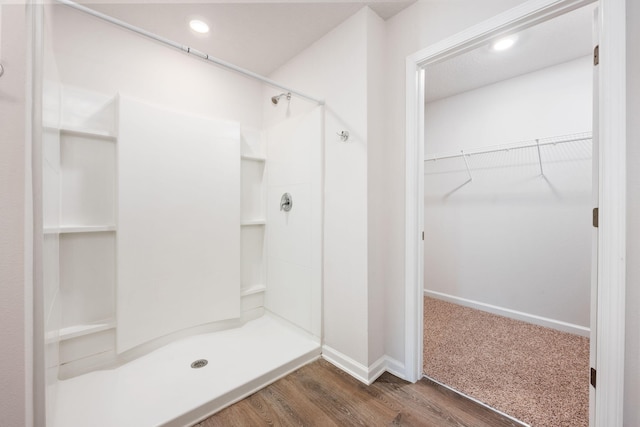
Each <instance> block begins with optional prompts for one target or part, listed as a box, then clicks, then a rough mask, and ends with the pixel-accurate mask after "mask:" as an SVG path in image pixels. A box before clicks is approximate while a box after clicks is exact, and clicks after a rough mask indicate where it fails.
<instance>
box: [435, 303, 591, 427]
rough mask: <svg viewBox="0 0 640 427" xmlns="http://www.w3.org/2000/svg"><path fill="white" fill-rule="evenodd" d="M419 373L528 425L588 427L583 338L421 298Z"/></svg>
mask: <svg viewBox="0 0 640 427" xmlns="http://www.w3.org/2000/svg"><path fill="white" fill-rule="evenodd" d="M424 372H425V374H426V375H427V376H428V377H430V378H433V379H435V380H437V381H439V382H441V383H443V384H446V385H448V386H449V387H452V388H454V389H456V390H458V391H460V392H462V393H464V394H466V395H468V396H471V397H473V398H475V399H478V400H480V401H481V402H484V403H486V404H488V405H489V406H492V407H493V408H496V409H498V410H500V411H502V412H504V413H506V414H508V415H511V416H512V417H515V418H517V419H518V420H521V421H524V422H525V423H528V424H530V425H531V426H532V427H564V426H566V427H569V426H571V427H581V426H584V427H587V426H588V425H589V339H588V338H585V337H581V336H577V335H573V334H568V333H564V332H559V331H556V330H554V329H549V328H545V327H541V326H536V325H532V324H529V323H525V322H521V321H517V320H513V319H508V318H505V317H502V316H497V315H494V314H490V313H486V312H484V311H480V310H475V309H472V308H467V307H462V306H459V305H456V304H451V303H448V302H444V301H440V300H436V299H433V298H428V297H425V299H424Z"/></svg>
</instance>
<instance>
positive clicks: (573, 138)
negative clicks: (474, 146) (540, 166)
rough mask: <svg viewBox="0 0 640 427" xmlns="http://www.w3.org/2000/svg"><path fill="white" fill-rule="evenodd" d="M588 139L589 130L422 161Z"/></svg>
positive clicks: (427, 159)
mask: <svg viewBox="0 0 640 427" xmlns="http://www.w3.org/2000/svg"><path fill="white" fill-rule="evenodd" d="M547 139H549V138H547ZM588 139H592V134H591V132H585V133H580V134H573V135H566V136H563V137H558V138H557V139H553V140H550V141H545V142H540V139H536V140H534V141H533V142H532V143H530V144H525V145H515V146H512V147H501V148H491V149H488V150H475V151H474V150H472V151H467V150H462V151H461V152H460V153H456V154H446V155H442V156H434V157H428V158H426V159H424V161H425V162H432V161H436V160H442V159H453V158H456V157H464V158H465V159H466V156H471V155H473V154H486V153H497V152H499V151H509V150H518V149H520V148H533V147H537V148H540V147H542V146H544V145H556V144H564V143H565V142H578V141H586V140H588ZM539 154H540V153H539V152H538V155H539Z"/></svg>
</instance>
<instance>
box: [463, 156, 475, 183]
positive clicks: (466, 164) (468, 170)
mask: <svg viewBox="0 0 640 427" xmlns="http://www.w3.org/2000/svg"><path fill="white" fill-rule="evenodd" d="M460 152H461V153H462V158H463V159H464V165H465V166H466V167H467V174H469V181H473V176H472V175H471V169H470V168H469V161H468V160H467V155H466V154H464V150H460Z"/></svg>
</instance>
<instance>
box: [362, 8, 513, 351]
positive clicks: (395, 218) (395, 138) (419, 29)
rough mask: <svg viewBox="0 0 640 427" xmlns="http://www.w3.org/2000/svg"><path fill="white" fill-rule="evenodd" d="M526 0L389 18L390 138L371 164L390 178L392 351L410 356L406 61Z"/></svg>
mask: <svg viewBox="0 0 640 427" xmlns="http://www.w3.org/2000/svg"><path fill="white" fill-rule="evenodd" d="M523 1H524V0H487V1H482V2H479V1H474V0H427V1H418V2H416V3H415V4H414V5H412V6H410V7H408V8H407V9H405V10H403V11H402V12H400V13H399V14H397V15H396V16H394V17H393V18H391V19H389V20H388V21H387V56H386V59H387V70H386V96H385V104H386V107H385V108H386V110H385V112H386V115H385V117H384V118H380V119H381V120H385V121H387V123H388V126H389V128H388V139H387V141H388V143H387V144H386V146H385V152H384V156H383V158H384V164H376V165H373V164H372V165H371V167H373V168H376V169H378V170H379V171H380V173H381V174H383V176H382V177H381V181H383V182H385V185H384V186H382V187H381V188H380V189H379V191H381V192H382V197H384V199H385V200H386V202H385V208H386V209H385V213H384V215H385V218H386V219H387V220H386V224H385V233H386V235H387V239H386V247H385V254H384V258H385V259H386V260H387V261H386V263H385V264H386V265H385V270H386V275H385V277H386V283H387V285H386V305H387V321H386V327H385V331H384V334H385V337H386V346H385V347H386V351H387V355H389V356H391V357H392V358H394V359H397V360H404V357H405V351H404V350H405V342H404V337H405V334H404V322H405V310H404V308H405V299H404V298H405V294H404V285H405V284H404V267H405V264H404V262H405V259H404V246H405V241H404V232H405V228H404V227H405V222H404V218H405V209H404V206H405V200H404V194H405V123H406V122H405V91H406V86H405V64H406V61H405V60H406V57H407V56H408V55H410V54H413V53H415V52H417V51H418V50H420V49H423V48H426V47H428V46H430V45H432V44H433V43H435V42H437V41H439V40H442V39H445V38H447V37H448V36H451V35H453V34H456V33H458V32H460V31H462V30H464V29H465V28H468V27H470V26H472V25H474V24H477V23H479V22H481V21H483V20H485V19H488V18H490V17H492V16H494V15H496V14H498V13H500V12H504V11H505V10H507V9H510V8H512V7H514V6H517V5H518V4H520V3H523Z"/></svg>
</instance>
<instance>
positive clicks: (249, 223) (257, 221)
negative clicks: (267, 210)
mask: <svg viewBox="0 0 640 427" xmlns="http://www.w3.org/2000/svg"><path fill="white" fill-rule="evenodd" d="M266 223H267V220H266V219H264V218H259V219H248V220H242V221H240V225H241V226H242V227H251V226H256V225H265V224H266Z"/></svg>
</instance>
